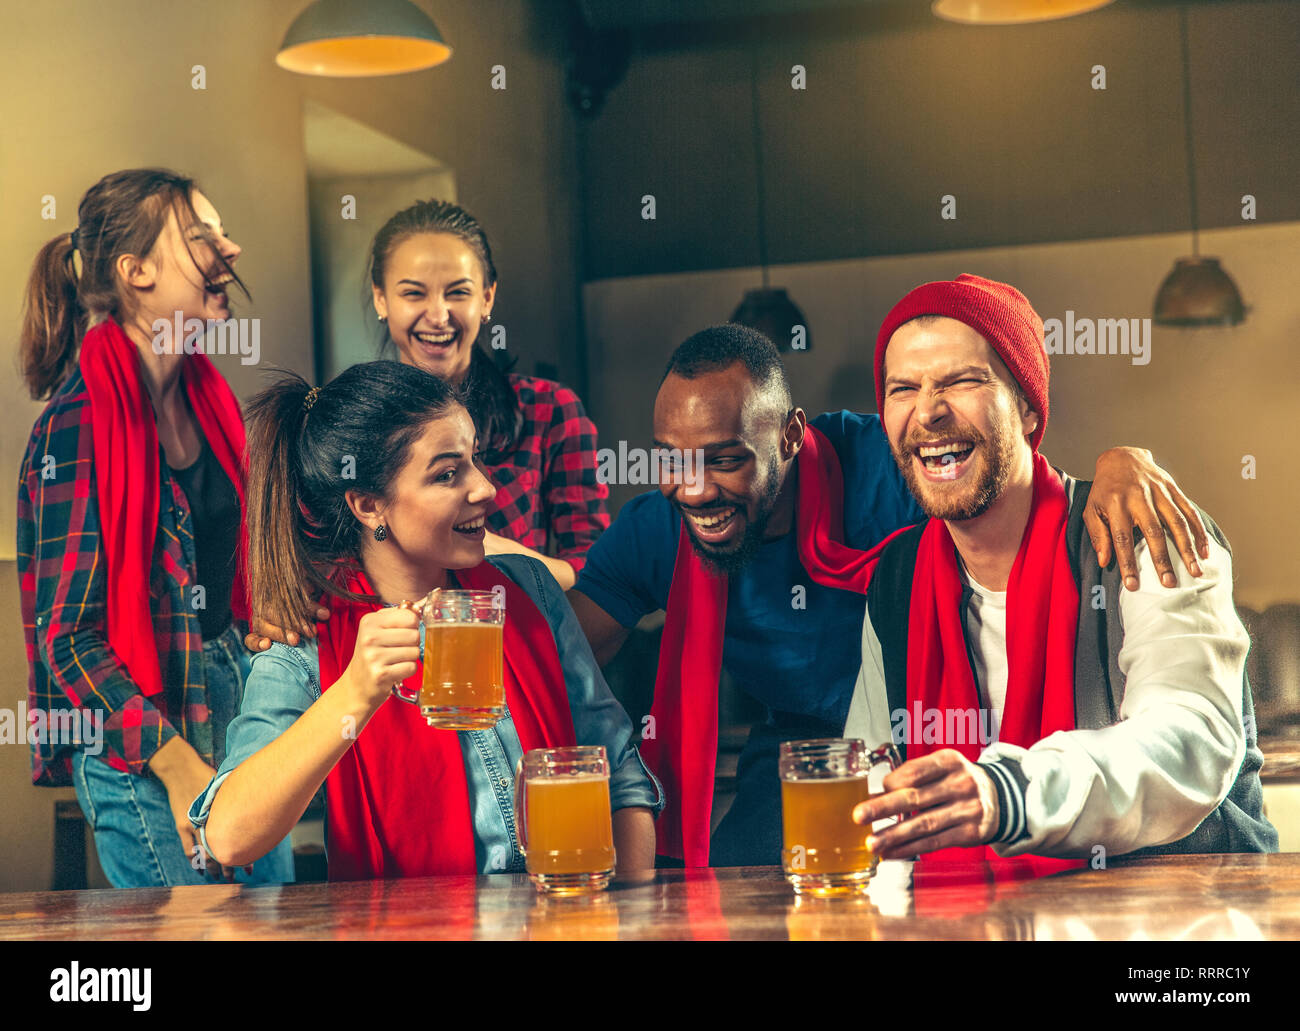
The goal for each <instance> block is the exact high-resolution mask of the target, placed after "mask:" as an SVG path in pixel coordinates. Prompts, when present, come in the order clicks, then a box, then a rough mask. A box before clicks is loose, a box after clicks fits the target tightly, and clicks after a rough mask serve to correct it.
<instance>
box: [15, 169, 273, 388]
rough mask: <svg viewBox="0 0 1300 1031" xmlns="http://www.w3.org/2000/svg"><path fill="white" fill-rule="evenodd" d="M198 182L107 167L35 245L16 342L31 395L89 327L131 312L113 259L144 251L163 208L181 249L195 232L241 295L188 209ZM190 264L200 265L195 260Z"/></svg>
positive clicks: (49, 382)
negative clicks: (60, 227) (73, 216)
mask: <svg viewBox="0 0 1300 1031" xmlns="http://www.w3.org/2000/svg"><path fill="white" fill-rule="evenodd" d="M197 188H198V187H197V186H196V185H195V183H194V180H193V179H190V178H187V177H186V176H183V175H178V174H177V173H175V172H170V171H168V170H166V169H163V168H131V169H126V170H125V171H121V172H113V173H111V174H109V175H106V176H104V178H103V179H101V180H99V182H97V183H96V184H95V185H94V186H92V187H91V188H90V189H89V190H87V191H86V195H85V196H84V197H82V198H81V204H80V205H79V206H78V208H77V219H78V225H77V228H76V229H75V230H74V231H73V232H71V233H60V234H59V235H58V236H56V237H54V239H52V240H50V241H49V243H47V244H46V245H45V246H44V247H42V248H41V249H40V251H39V253H38V254H37V255H36V260H35V261H34V262H33V263H32V271H31V275H30V276H29V277H28V280H27V293H26V298H25V300H24V304H23V328H22V336H21V343H20V347H19V363H20V365H21V367H22V373H23V379H24V380H25V381H26V383H27V390H28V392H29V393H30V394H31V396H32V398H33V399H34V400H37V401H44V400H47V399H48V398H49V397H50V396H51V395H52V394H53V393H54V392H55V391H56V390H57V389H58V388H59V386H60V385H61V384H62V383H63V381H64V380H66V379H67V378H68V375H69V373H71V371H72V368H73V366H74V365H75V364H76V360H77V347H78V344H79V343H80V342H81V338H82V336H84V335H85V332H86V330H87V329H89V328H90V326H91V325H93V324H94V323H96V322H100V321H102V320H103V319H106V318H111V319H115V320H116V321H117V322H119V323H121V322H122V321H123V320H124V319H125V318H127V317H129V316H130V315H131V314H132V305H133V298H132V297H131V295H130V291H129V289H128V288H127V287H126V286H125V285H124V284H123V283H121V282H120V281H119V279H118V276H117V269H116V265H117V259H118V258H119V257H121V256H122V255H123V254H133V255H136V256H137V257H141V258H143V257H145V256H146V255H148V254H149V253H150V252H151V251H152V250H153V247H154V244H155V243H157V241H158V237H159V235H160V234H161V233H162V231H163V229H164V228H165V227H166V225H167V216H168V214H169V213H170V212H175V214H176V218H177V224H178V225H179V227H180V229H181V230H182V238H183V239H185V241H186V247H189V246H190V244H189V238H190V236H191V235H192V234H193V233H194V232H198V233H200V234H202V236H203V237H204V238H205V239H206V240H207V241H208V245H209V247H210V248H211V250H212V253H213V256H214V257H215V258H216V260H217V262H218V264H219V265H220V266H221V268H222V269H223V270H224V271H226V272H229V273H230V274H231V275H232V276H234V277H235V282H236V283H238V284H239V288H240V289H241V290H243V292H244V296H245V297H247V296H248V290H247V288H245V286H244V283H243V281H242V280H241V279H240V278H239V277H238V276H235V273H234V270H233V269H232V268H231V267H230V264H229V263H228V262H227V261H226V260H225V258H223V257H222V256H221V252H220V251H219V250H218V248H217V244H216V241H215V240H213V239H212V238H211V234H210V232H209V230H208V229H207V227H206V226H204V225H203V224H202V223H201V222H200V221H199V217H198V215H197V214H196V213H195V211H194V204H193V201H192V200H191V195H192V194H193V193H194V191H195V190H196V189H197ZM190 257H191V258H193V251H191V253H190ZM78 259H80V270H78V268H77V265H78ZM195 267H196V268H200V267H199V264H198V261H197V260H196V261H195ZM200 271H201V272H202V271H203V270H202V269H201V268H200Z"/></svg>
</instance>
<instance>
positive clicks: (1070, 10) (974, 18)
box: [930, 0, 1113, 25]
mask: <svg viewBox="0 0 1300 1031" xmlns="http://www.w3.org/2000/svg"><path fill="white" fill-rule="evenodd" d="M1112 2H1113V0H935V2H934V3H933V4H932V5H931V6H930V11H931V12H932V13H933V14H935V15H936V16H937V17H940V18H943V19H944V20H945V21H959V22H963V23H965V24H967V25H1019V24H1023V23H1024V22H1033V21H1054V20H1055V19H1057V18H1069V17H1071V16H1072V15H1075V14H1087V13H1088V12H1089V11H1095V10H1097V9H1098V8H1099V7H1105V6H1106V5H1107V4H1109V3H1112Z"/></svg>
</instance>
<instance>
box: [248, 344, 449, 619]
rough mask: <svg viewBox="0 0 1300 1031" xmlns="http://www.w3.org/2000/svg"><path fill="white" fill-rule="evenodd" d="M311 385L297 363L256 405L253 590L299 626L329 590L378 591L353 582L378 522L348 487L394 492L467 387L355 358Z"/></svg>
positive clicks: (263, 615) (255, 600)
mask: <svg viewBox="0 0 1300 1031" xmlns="http://www.w3.org/2000/svg"><path fill="white" fill-rule="evenodd" d="M311 394H312V388H309V387H308V386H307V382H306V381H305V380H304V379H303V378H302V377H301V376H298V375H296V374H294V373H285V374H283V375H282V376H281V377H280V378H279V379H278V380H277V381H276V382H275V384H274V385H272V386H271V387H269V388H267V389H266V390H263V391H262V392H261V393H259V394H258V395H257V396H256V397H254V398H253V399H252V400H251V401H250V402H249V403H248V405H247V407H246V412H247V417H248V454H249V473H248V586H249V601H250V604H251V608H252V611H253V612H254V613H255V614H256V615H257V616H258V617H259V618H260V619H264V620H266V621H268V622H270V623H271V624H272V625H274V626H282V627H287V628H293V627H299V626H306V625H310V624H312V623H315V622H316V603H315V601H314V599H315V598H316V597H318V596H319V595H320V594H321V593H322V592H324V593H326V594H330V595H333V596H335V597H339V598H347V599H348V600H350V601H367V600H373V599H372V598H369V597H368V596H366V595H361V594H355V593H352V592H350V591H347V590H345V589H344V588H343V586H342V585H343V583H344V581H345V578H346V575H347V574H348V573H349V572H351V571H353V570H356V569H359V568H360V561H361V542H362V535H363V534H365V533H368V532H369V530H368V529H367V528H366V527H365V525H364V524H362V523H361V522H360V521H359V520H358V519H357V517H356V516H355V515H353V514H352V510H351V509H350V508H349V507H348V503H347V498H346V494H347V493H348V491H358V492H360V493H362V494H368V495H371V496H373V497H378V498H387V497H388V492H389V490H390V488H391V487H392V484H393V480H394V479H395V478H396V476H397V474H398V473H399V472H401V470H402V467H403V466H405V465H406V462H407V459H408V458H409V456H410V449H411V444H412V443H413V442H414V441H415V439H416V438H417V437H419V435H420V434H421V433H422V432H423V431H424V428H425V426H426V425H427V424H428V423H429V422H430V420H433V419H437V418H440V417H442V416H445V415H449V414H451V413H452V412H453V411H454V410H455V409H457V408H461V407H463V406H464V403H463V401H462V400H461V395H460V391H458V390H457V389H456V388H455V387H452V386H451V385H449V384H447V383H445V382H443V381H442V380H440V379H439V378H438V377H437V376H434V375H431V374H430V373H427V372H425V371H424V370H423V369H420V368H417V367H416V366H414V365H404V364H402V363H401V362H392V361H376V362H364V363H362V364H360V365H353V366H352V367H351V368H349V369H346V370H345V371H343V372H341V373H340V374H339V375H338V376H336V377H335V378H334V379H332V380H331V381H330V382H329V383H327V384H326V385H325V386H323V387H321V388H319V390H316V392H315V394H314V395H312V397H311V398H310V399H309V395H311Z"/></svg>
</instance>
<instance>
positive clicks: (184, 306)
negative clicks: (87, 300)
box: [118, 190, 242, 325]
mask: <svg viewBox="0 0 1300 1031" xmlns="http://www.w3.org/2000/svg"><path fill="white" fill-rule="evenodd" d="M190 201H191V203H192V205H193V207H194V214H195V215H196V216H197V219H198V220H197V221H194V220H193V219H192V218H191V216H190V213H189V212H188V211H186V210H185V208H184V206H183V205H173V206H172V207H171V208H170V209H169V211H168V214H167V222H166V224H165V226H164V227H163V230H162V232H161V233H159V234H158V239H157V240H156V241H155V242H154V245H153V248H152V249H151V250H150V251H149V254H148V255H146V256H145V258H144V259H143V261H137V260H135V259H134V258H133V257H132V256H130V255H123V256H122V257H121V258H119V259H118V262H119V266H120V268H121V270H122V274H123V278H124V279H125V281H126V283H127V285H128V286H129V287H131V288H132V289H131V295H130V300H131V302H132V306H133V307H134V308H135V309H136V311H137V312H138V314H137V320H138V321H140V322H143V323H144V324H145V325H152V324H153V322H154V320H155V319H159V318H161V319H166V320H167V321H169V322H170V321H171V320H172V319H173V318H174V317H175V315H176V313H177V312H181V313H182V317H183V318H184V319H200V320H203V321H205V322H206V321H207V320H208V319H228V318H230V301H229V298H228V297H227V296H226V289H227V288H228V286H229V285H230V283H232V282H233V281H234V277H233V276H232V275H231V274H230V272H228V271H227V269H226V267H225V266H226V265H230V266H233V265H234V263H235V261H237V260H238V258H239V255H240V254H241V253H242V252H241V249H240V247H239V245H238V244H236V243H235V242H234V241H233V240H231V239H230V238H229V237H228V236H226V231H225V227H224V226H223V225H222V223H221V216H220V215H219V214H218V213H217V209H216V208H215V207H213V206H212V202H211V201H210V200H208V198H207V197H205V196H204V195H203V194H202V193H200V192H199V191H198V190H195V191H194V192H193V194H191V197H190ZM222 259H224V260H225V264H224V265H223V263H222Z"/></svg>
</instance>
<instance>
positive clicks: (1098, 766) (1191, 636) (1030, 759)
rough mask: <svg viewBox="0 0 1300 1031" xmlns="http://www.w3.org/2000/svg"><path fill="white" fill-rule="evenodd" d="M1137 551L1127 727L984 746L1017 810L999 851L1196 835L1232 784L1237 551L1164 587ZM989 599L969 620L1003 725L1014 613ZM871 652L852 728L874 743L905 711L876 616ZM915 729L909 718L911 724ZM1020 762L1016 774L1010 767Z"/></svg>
mask: <svg viewBox="0 0 1300 1031" xmlns="http://www.w3.org/2000/svg"><path fill="white" fill-rule="evenodd" d="M1135 550H1136V553H1137V559H1138V569H1139V579H1140V581H1141V586H1140V588H1139V589H1138V590H1137V591H1128V590H1123V591H1121V592H1119V593H1120V598H1119V606H1120V620H1121V623H1122V626H1123V631H1124V637H1123V642H1122V645H1121V648H1120V652H1119V656H1118V663H1119V668H1120V671H1121V672H1122V673H1123V675H1124V677H1125V683H1124V696H1123V701H1122V704H1121V706H1120V720H1119V722H1118V723H1116V724H1114V725H1112V726H1109V727H1106V728H1104V729H1100V730H1071V731H1058V732H1057V733H1054V734H1051V735H1049V736H1048V737H1046V738H1044V739H1043V740H1041V741H1039V742H1037V743H1036V744H1034V745H1033V746H1031V747H1030V748H1021V747H1018V746H1016V745H1011V744H1007V743H1005V742H997V741H995V742H994V743H992V744H990V745H988V746H987V747H986V748H985V749H984V750H983V751H982V752H981V754H980V757H979V762H980V763H981V764H985V765H986V767H987V768H988V769H989V772H990V774H991V775H992V776H993V779H994V781H995V783H996V784H997V785H998V787H999V793H998V794H999V799H1000V800H1001V801H1002V804H1003V806H1004V807H1006V808H1007V809H1008V812H1006V813H1005V814H1004V832H1003V833H1002V834H1001V835H1000V842H999V843H992V844H993V847H994V849H995V851H996V852H997V853H998V854H999V855H1004V856H1012V855H1018V854H1020V853H1023V852H1032V853H1035V854H1038V855H1060V856H1079V855H1082V856H1090V855H1093V854H1094V848H1095V846H1097V845H1101V846H1102V847H1103V848H1104V849H1105V851H1106V853H1107V854H1111V855H1118V854H1121V853H1124V852H1131V851H1133V850H1135V849H1139V848H1146V847H1149V846H1154V845H1163V844H1167V843H1169V842H1172V841H1177V840H1178V839H1180V838H1183V837H1185V836H1186V835H1188V834H1190V833H1191V832H1192V831H1193V830H1195V829H1196V827H1197V825H1198V824H1199V823H1200V822H1201V821H1202V820H1204V819H1205V818H1206V817H1207V816H1208V815H1209V814H1210V813H1212V812H1213V811H1214V809H1215V807H1217V806H1218V805H1219V803H1220V802H1222V801H1223V799H1224V798H1225V797H1226V795H1227V794H1228V792H1229V790H1230V789H1231V788H1232V784H1233V781H1234V779H1235V778H1236V775H1237V771H1238V770H1239V769H1240V767H1241V763H1242V760H1243V758H1244V756H1245V750H1246V739H1245V733H1244V730H1243V727H1242V711H1241V706H1242V676H1243V670H1244V666H1245V662H1246V652H1247V650H1248V648H1249V645H1250V641H1249V638H1248V636H1247V634H1246V631H1245V628H1244V627H1243V626H1242V625H1241V621H1240V619H1238V617H1237V612H1236V608H1235V607H1234V606H1233V602H1232V559H1231V556H1230V555H1229V553H1228V552H1227V550H1226V549H1225V548H1223V547H1222V546H1220V545H1219V544H1218V543H1217V542H1216V541H1214V540H1213V539H1211V540H1210V555H1209V558H1208V559H1204V560H1202V561H1201V570H1202V575H1201V576H1200V577H1192V576H1191V575H1190V574H1189V573H1188V572H1187V571H1186V570H1185V569H1184V568H1183V566H1182V563H1181V561H1180V560H1179V558H1178V556H1177V553H1176V552H1173V553H1172V554H1173V562H1174V568H1175V571H1176V573H1177V576H1178V586H1177V587H1175V588H1167V587H1164V586H1162V585H1161V584H1160V580H1159V577H1158V575H1157V574H1156V570H1155V566H1154V565H1153V563H1152V561H1151V556H1150V552H1149V550H1148V548H1147V547H1146V543H1145V541H1138V542H1137V546H1136V549H1135ZM1171 552H1172V545H1171ZM994 602H996V599H994ZM1107 602H1108V603H1110V604H1113V599H1108V600H1107ZM1091 603H1092V599H1090V598H1083V599H1081V601H1080V604H1081V605H1088V604H1091ZM980 607H981V609H983V610H984V611H983V615H984V618H981V619H980V620H979V621H978V625H977V626H975V627H973V628H972V629H974V630H976V631H977V632H974V633H971V634H970V641H971V647H972V650H973V651H974V652H975V653H976V656H977V662H976V668H977V671H979V672H981V673H983V675H984V676H985V677H986V678H991V679H993V680H996V679H997V678H999V677H1000V678H1001V683H1000V684H999V683H996V682H993V683H989V684H981V685H980V688H981V690H980V693H981V699H982V700H983V702H984V704H988V705H991V706H992V707H993V709H994V710H995V712H996V714H997V716H998V722H1000V718H1001V710H1002V703H1003V701H1004V700H1005V695H1006V664H1005V653H1006V636H1005V634H1006V630H1005V621H1001V622H1000V621H999V620H997V618H996V615H995V613H993V612H991V611H989V610H988V608H987V607H986V606H984V605H981V606H980ZM994 607H995V606H994ZM964 615H966V617H967V618H968V619H970V614H969V613H967V614H964ZM989 616H992V617H993V618H988V617H989ZM993 649H1001V653H1002V655H1003V659H1002V661H1001V662H1000V663H999V662H998V661H996V660H995V661H992V662H989V661H985V660H984V659H983V658H982V655H983V654H984V653H989V652H991V651H992V650H993ZM862 657H863V661H862V668H861V670H860V671H859V674H858V680H857V685H856V687H855V689H854V694H853V701H852V704H851V706H850V708H849V715H848V720H847V723H846V725H845V729H844V736H845V737H849V738H854V737H860V738H863V739H864V740H865V741H866V742H867V744H868V745H869V746H875V745H876V744H879V743H881V742H883V741H886V740H889V739H890V736H891V733H892V732H893V730H894V728H895V727H896V726H897V725H898V724H899V720H898V719H896V718H895V717H897V716H898V715H899V714H897V713H890V712H889V711H888V700H887V695H886V690H885V672H884V662H883V659H882V656H881V649H880V642H879V640H878V639H877V638H876V634H875V631H874V629H873V627H872V623H871V618H870V614H869V613H868V616H867V618H866V619H865V621H864V623H863V645H862ZM999 668H1000V672H999ZM905 725H906V724H905ZM919 729H920V728H919V727H915V726H914V725H913V732H914V733H917V732H919ZM1002 759H1009V760H1012V763H1010V764H1002V763H1000V762H999V760H1002ZM1017 763H1018V773H1019V776H1016V775H1014V774H1013V773H1012V772H1011V771H1012V770H1015V769H1016V766H1015V764H1017Z"/></svg>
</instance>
